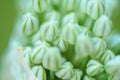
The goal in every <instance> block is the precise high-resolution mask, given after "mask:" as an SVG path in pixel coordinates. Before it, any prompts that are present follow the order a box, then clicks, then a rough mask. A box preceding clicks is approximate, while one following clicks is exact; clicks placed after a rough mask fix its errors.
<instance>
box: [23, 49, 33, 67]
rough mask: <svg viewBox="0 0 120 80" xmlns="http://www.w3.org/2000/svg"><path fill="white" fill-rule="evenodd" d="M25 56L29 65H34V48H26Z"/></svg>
mask: <svg viewBox="0 0 120 80" xmlns="http://www.w3.org/2000/svg"><path fill="white" fill-rule="evenodd" d="M23 54H24V58H25V60H26V61H27V63H28V65H31V64H32V61H31V54H32V48H31V47H26V48H25V50H24V52H23Z"/></svg>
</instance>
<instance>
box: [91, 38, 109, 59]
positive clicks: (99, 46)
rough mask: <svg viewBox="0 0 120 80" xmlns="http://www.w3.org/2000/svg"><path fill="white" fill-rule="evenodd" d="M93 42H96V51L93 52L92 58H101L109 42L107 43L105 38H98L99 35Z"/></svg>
mask: <svg viewBox="0 0 120 80" xmlns="http://www.w3.org/2000/svg"><path fill="white" fill-rule="evenodd" d="M93 44H94V51H95V52H94V53H93V54H91V55H90V56H91V57H92V58H95V59H99V58H100V57H101V56H102V55H103V53H104V52H105V50H106V47H107V44H106V42H105V40H103V39H101V38H97V37H95V38H93Z"/></svg>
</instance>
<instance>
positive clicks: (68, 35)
mask: <svg viewBox="0 0 120 80" xmlns="http://www.w3.org/2000/svg"><path fill="white" fill-rule="evenodd" d="M79 32H80V28H79V25H77V24H70V23H69V24H67V25H65V27H64V28H63V31H62V37H63V39H64V40H65V41H67V42H68V43H69V44H71V45H74V44H75V42H76V39H77V36H78V34H79Z"/></svg>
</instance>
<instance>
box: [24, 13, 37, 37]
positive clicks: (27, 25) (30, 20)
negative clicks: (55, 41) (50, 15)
mask: <svg viewBox="0 0 120 80" xmlns="http://www.w3.org/2000/svg"><path fill="white" fill-rule="evenodd" d="M22 22H23V24H22V31H23V34H24V35H25V36H30V35H32V34H33V33H35V32H36V31H37V30H38V28H39V20H38V18H37V17H36V16H35V15H33V14H31V13H27V14H25V15H24V16H23V21H22Z"/></svg>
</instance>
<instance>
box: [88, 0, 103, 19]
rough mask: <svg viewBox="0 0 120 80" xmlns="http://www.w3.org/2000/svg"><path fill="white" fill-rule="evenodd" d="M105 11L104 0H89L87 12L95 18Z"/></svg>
mask: <svg viewBox="0 0 120 80" xmlns="http://www.w3.org/2000/svg"><path fill="white" fill-rule="evenodd" d="M104 12H105V4H104V1H103V0H88V3H87V14H88V15H89V16H91V17H92V18H93V19H97V18H98V17H100V16H101V15H102V14H104Z"/></svg>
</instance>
